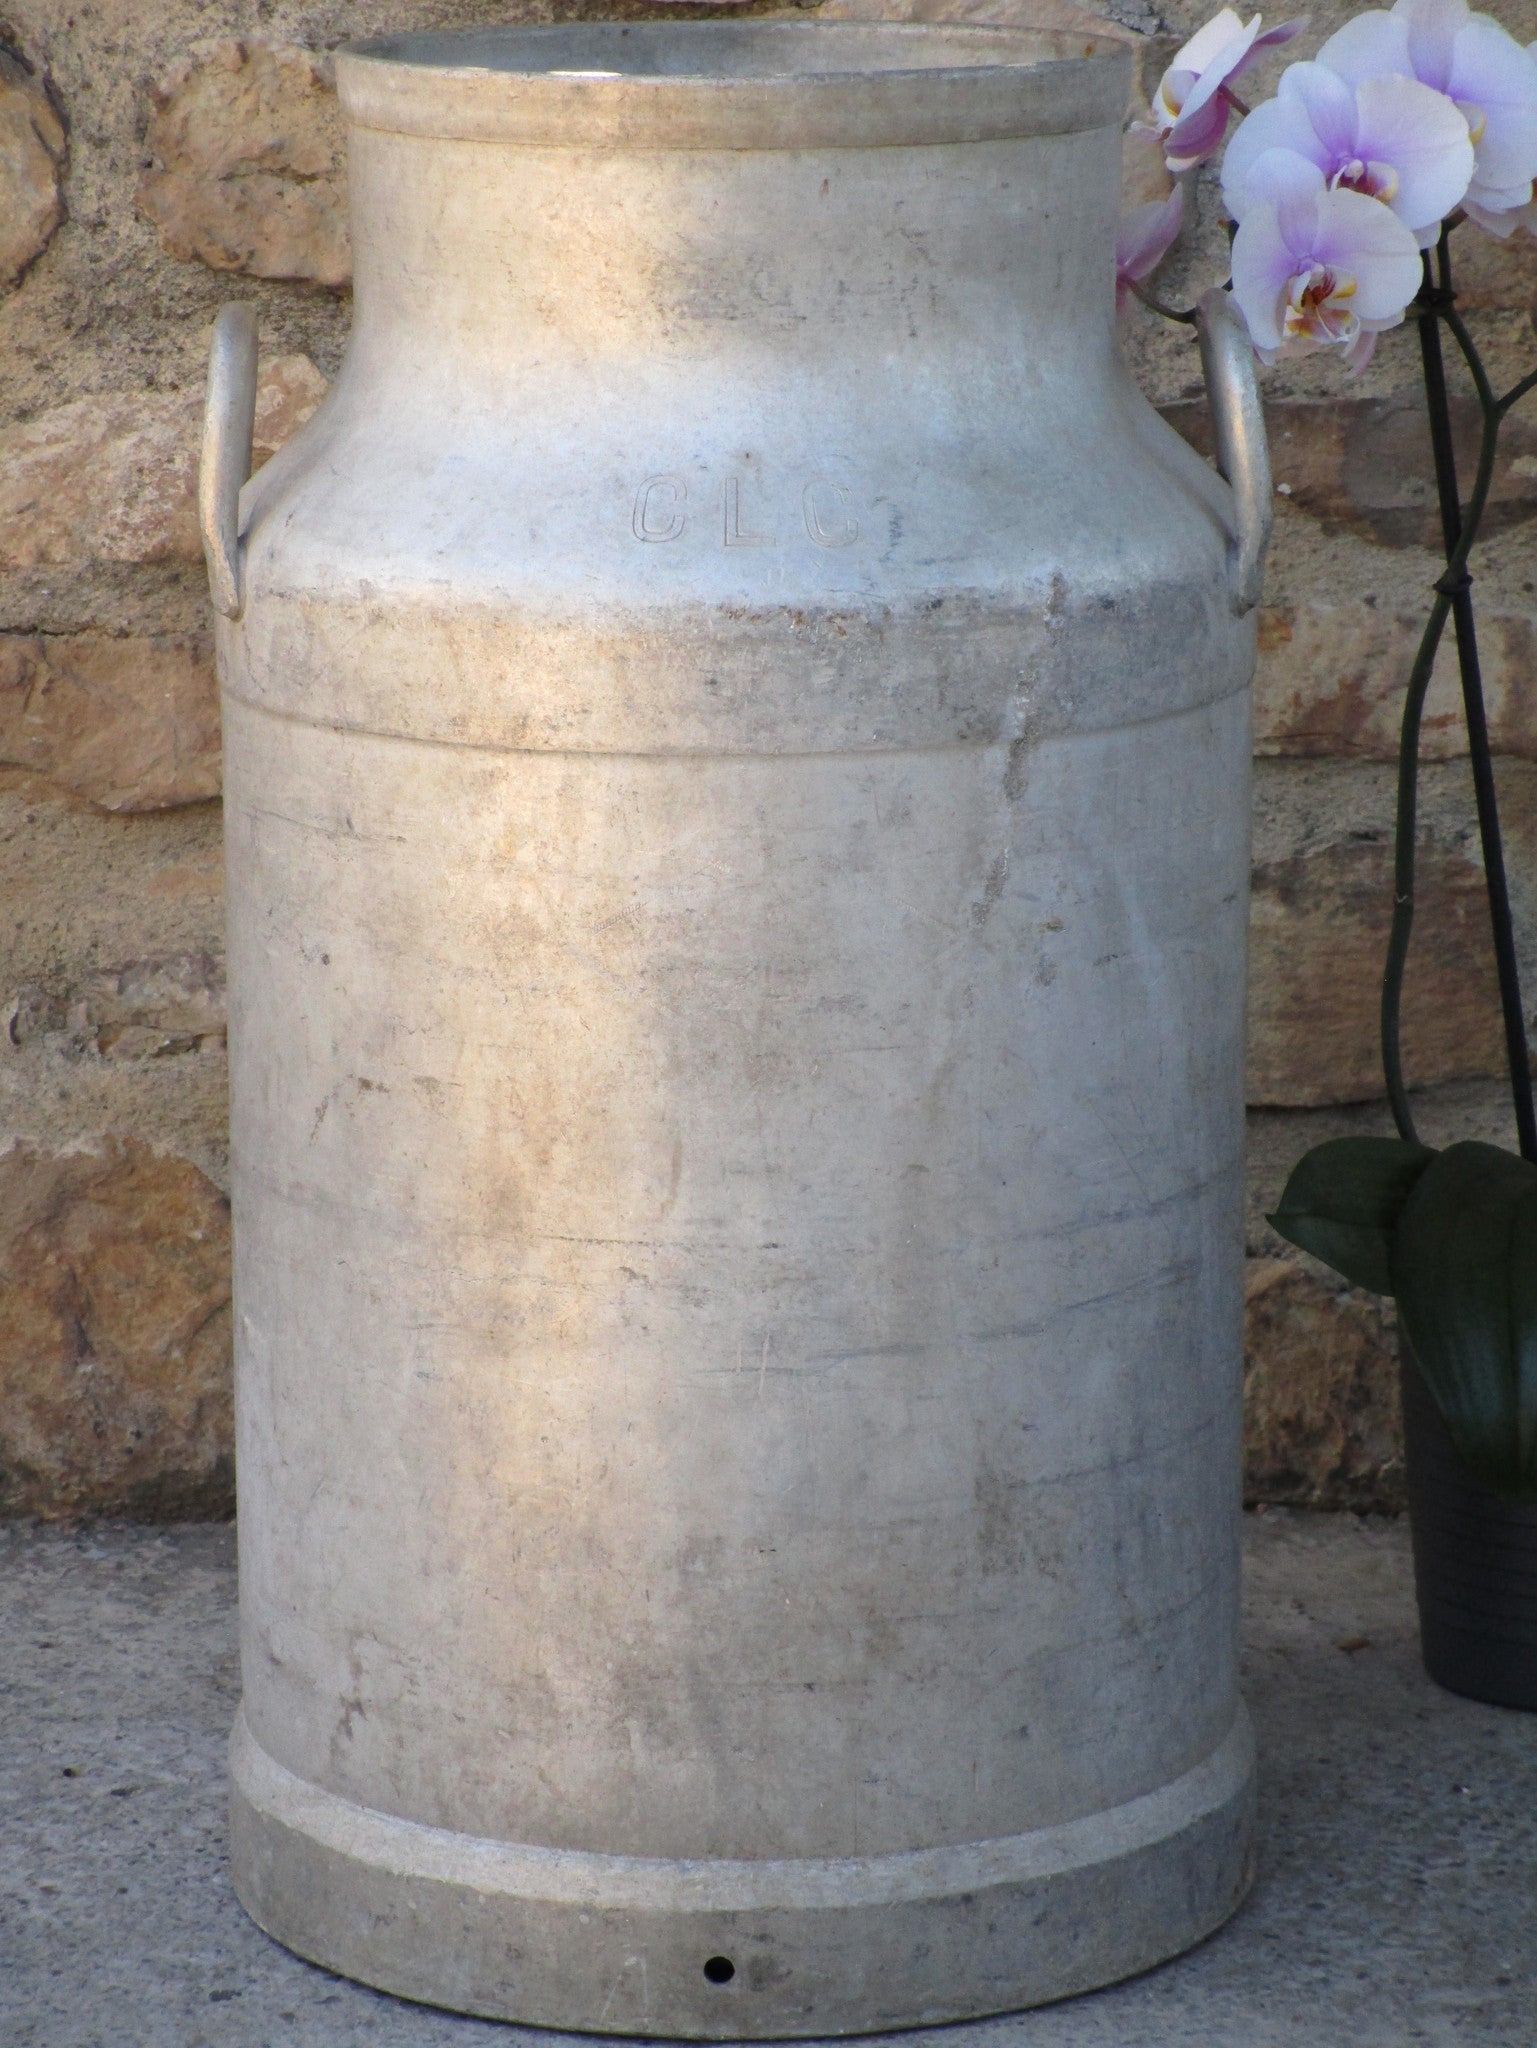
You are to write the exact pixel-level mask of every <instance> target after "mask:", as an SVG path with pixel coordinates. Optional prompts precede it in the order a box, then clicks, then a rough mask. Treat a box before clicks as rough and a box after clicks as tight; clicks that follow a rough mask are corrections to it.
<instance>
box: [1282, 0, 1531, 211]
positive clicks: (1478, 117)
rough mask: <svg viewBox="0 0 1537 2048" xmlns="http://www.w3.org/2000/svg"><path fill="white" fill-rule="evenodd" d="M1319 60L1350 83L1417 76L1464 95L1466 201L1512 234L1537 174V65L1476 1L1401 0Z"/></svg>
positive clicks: (1349, 26) (1333, 41) (1349, 27)
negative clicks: (1469, 158) (1468, 149)
mask: <svg viewBox="0 0 1537 2048" xmlns="http://www.w3.org/2000/svg"><path fill="white" fill-rule="evenodd" d="M1318 61H1319V63H1320V64H1325V65H1327V66H1328V68H1329V69H1330V70H1331V71H1336V72H1338V73H1339V75H1340V77H1341V78H1343V79H1344V80H1345V81H1346V83H1347V84H1350V85H1360V84H1362V83H1364V82H1365V80H1366V79H1368V78H1383V77H1387V76H1390V75H1395V76H1398V77H1401V78H1416V79H1418V80H1419V82H1420V83H1421V84H1422V85H1428V86H1430V87H1432V88H1433V89H1434V90H1435V91H1436V92H1442V93H1445V94H1446V96H1447V98H1448V99H1451V100H1455V101H1456V103H1457V105H1458V107H1459V108H1460V109H1461V110H1462V113H1463V116H1464V118H1465V119H1466V121H1467V124H1468V133H1469V135H1470V136H1471V138H1472V142H1473V177H1472V182H1471V183H1470V184H1469V186H1468V191H1467V196H1466V198H1465V199H1464V200H1463V202H1462V203H1463V205H1464V207H1465V208H1466V209H1467V211H1468V213H1470V214H1471V215H1472V217H1473V218H1474V219H1475V220H1476V221H1478V222H1479V224H1480V225H1481V226H1483V227H1486V228H1488V229H1489V230H1490V231H1491V232H1492V233H1494V234H1497V235H1508V234H1509V233H1510V231H1511V229H1512V228H1513V227H1514V226H1515V225H1516V224H1517V222H1516V209H1517V208H1519V207H1523V206H1525V205H1526V204H1527V202H1528V201H1529V200H1530V199H1531V197H1532V180H1533V178H1534V177H1537V62H1534V61H1533V58H1532V55H1531V53H1530V52H1529V51H1526V50H1523V49H1522V47H1521V45H1520V44H1519V43H1518V42H1517V41H1516V40H1515V38H1514V37H1513V36H1510V35H1507V34H1506V32H1505V30H1504V29H1502V28H1501V27H1500V25H1499V23H1498V22H1497V21H1494V20H1491V18H1490V17H1489V16H1488V15H1487V14H1473V13H1470V12H1469V10H1468V6H1467V0H1397V4H1396V5H1395V6H1394V8H1393V11H1392V13H1391V14H1382V13H1378V12H1372V13H1370V14H1358V15H1357V16H1356V18H1355V20H1354V21H1350V22H1347V23H1346V24H1345V26H1344V27H1343V28H1342V29H1340V30H1339V31H1338V32H1337V33H1336V34H1334V35H1332V36H1330V38H1329V40H1328V41H1327V42H1326V43H1325V44H1324V46H1323V48H1322V49H1321V50H1320V51H1319V53H1318Z"/></svg>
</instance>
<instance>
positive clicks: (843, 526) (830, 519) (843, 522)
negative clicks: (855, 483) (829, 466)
mask: <svg viewBox="0 0 1537 2048" xmlns="http://www.w3.org/2000/svg"><path fill="white" fill-rule="evenodd" d="M801 509H802V511H803V512H804V513H805V515H806V531H807V533H808V534H809V535H810V537H811V538H812V540H814V541H815V542H816V544H817V546H818V547H819V548H847V547H852V546H853V545H854V542H855V541H856V540H858V538H859V521H858V520H857V519H856V518H855V516H854V501H853V499H852V498H851V497H850V496H849V494H848V491H847V490H846V489H845V488H844V486H843V485H842V484H840V483H834V481H833V479H832V478H831V477H829V476H815V477H813V478H812V479H811V482H810V483H809V484H807V486H806V488H805V490H804V491H802V492H801Z"/></svg>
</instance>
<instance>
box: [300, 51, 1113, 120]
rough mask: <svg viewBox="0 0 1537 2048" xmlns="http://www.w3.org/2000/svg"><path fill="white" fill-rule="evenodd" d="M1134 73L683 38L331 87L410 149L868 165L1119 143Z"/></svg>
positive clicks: (1002, 54)
mask: <svg viewBox="0 0 1537 2048" xmlns="http://www.w3.org/2000/svg"><path fill="white" fill-rule="evenodd" d="M561 58H564V59H565V61H564V62H563V63H562V62H558V61H554V60H558V59H561ZM1131 61H1132V59H1131V52H1130V51H1129V49H1128V48H1127V46H1126V44H1125V43H1124V42H1123V41H1121V40H1120V39H1118V38H1116V37H1114V36H1111V35H1096V34H1094V33H1092V32H1090V31H1083V30H1080V31H1070V30H1060V29H1059V30H1052V29H1022V28H1007V27H991V26H980V25H976V24H971V23H966V24H960V23H949V22H944V23H932V22H786V21H782V20H754V21H719V20H715V21H708V22H680V21H676V20H672V21H656V22H616V21H607V22H580V23H563V24H560V25H557V26H549V25H541V26H537V27H513V28H502V29H484V30H479V31H474V32H471V33H457V34H455V33H433V32H428V33H425V34H413V35H392V36H376V37H371V38H369V39H367V40H366V41H360V42H354V43H348V44H345V45H343V47H342V48H341V49H340V50H338V51H337V53H336V73H337V86H338V90H339V92H340V95H341V102H342V107H343V109H344V111H345V113H346V115H347V118H348V121H349V122H350V123H351V124H352V125H353V126H354V127H358V128H370V129H376V130H382V131H384V132H386V133H392V134H399V135H414V136H430V137H436V138H439V139H442V140H446V141H447V140H453V141H477V142H509V143H515V144H520V145H522V146H525V147H541V146H542V147H548V148H562V149H573V148H575V149H627V150H633V149H651V150H705V149H708V150H717V149H727V150H765V149H767V150H773V149H872V148H883V147H887V148H891V147H916V146H923V145H927V144H935V143H955V142H995V141H1006V140H1011V139H1014V138H1022V137H1028V136H1037V135H1042V136H1044V135H1071V134H1076V133H1079V132H1082V131H1084V130H1090V129H1100V128H1105V127H1110V126H1115V127H1117V128H1118V127H1119V126H1120V124H1121V121H1122V119H1123V117H1124V113H1125V107H1126V96H1127V89H1128V85H1129V82H1130V68H1131ZM685 66H687V67H691V68H683V67H685ZM627 67H628V68H627Z"/></svg>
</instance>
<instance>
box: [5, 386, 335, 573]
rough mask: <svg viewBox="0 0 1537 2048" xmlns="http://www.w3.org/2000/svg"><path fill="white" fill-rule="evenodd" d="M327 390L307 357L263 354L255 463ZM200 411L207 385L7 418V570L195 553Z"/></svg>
mask: <svg viewBox="0 0 1537 2048" xmlns="http://www.w3.org/2000/svg"><path fill="white" fill-rule="evenodd" d="M326 389H327V383H326V379H325V378H324V377H323V376H322V375H321V373H320V372H319V370H317V369H316V367H315V365H314V364H313V363H312V362H311V361H310V360H309V358H308V356H302V355H291V356H282V357H279V358H278V359H277V360H276V361H275V362H271V363H269V364H267V365H266V367H265V369H264V370H263V373H262V377H261V382H260V385H259V388H258V392H257V409H256V437H255V446H254V449H253V466H255V467H257V468H259V467H260V466H261V464H262V463H263V462H264V461H265V460H266V459H267V457H268V456H270V455H271V454H273V453H274V451H275V450H276V449H277V448H279V447H280V446H281V445H282V443H283V442H284V441H285V440H287V438H288V437H289V435H290V434H292V433H293V432H295V431H296V429H297V428H298V427H299V426H301V425H302V424H303V422H304V421H305V420H306V419H308V418H309V416H310V414H311V413H312V412H313V411H314V410H315V407H316V406H317V405H318V404H319V403H320V401H321V399H322V398H323V397H324V396H325V392H326ZM202 418H203V394H202V392H201V390H195V391H107V392H101V393H98V394H96V395H94V396H93V397H90V398H78V399H75V400H74V401H73V402H72V403H71V404H69V405H61V406H58V407H56V408H55V409H54V410H53V411H51V412H46V413H43V414H42V415H41V416H40V417H39V418H38V419H35V420H27V421H24V422H22V423H21V424H19V425H16V426H10V427H5V428H3V429H0V569H36V568H55V567H57V568H70V567H74V566H76V565H78V564H80V563H83V562H90V561H104V562H136V563H142V562H165V561H176V560H187V561H195V560H198V559H199V558H200V557H201V555H202V543H201V541H200V540H199V538H198V525H197V465H198V450H199V444H200V440H201V435H202Z"/></svg>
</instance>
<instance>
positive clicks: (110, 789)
mask: <svg viewBox="0 0 1537 2048" xmlns="http://www.w3.org/2000/svg"><path fill="white" fill-rule="evenodd" d="M0 762H5V763H7V764H13V765H15V766H17V767H23V768H30V769H32V770H33V771H34V772H35V773H37V774H40V775H46V776H48V777H49V778H50V779H51V780H53V781H54V782H57V783H59V784H60V785H61V786H62V787H63V788H65V789H68V790H72V791H73V792H74V793H75V794H76V795H77V796H85V797H89V798H90V799H91V801H92V802H93V803H97V804H100V805H102V807H103V808H104V809H106V810H110V811H151V810H163V809H166V808H168V807H169V806H171V805H175V804H187V803H198V802H201V801H202V800H204V799H206V798H208V797H213V796H217V795H218V793H219V696H218V683H217V679H216V677H215V674H214V661H213V643H212V640H211V639H210V638H209V637H208V636H207V635H205V634H194V635H191V636H189V637H187V638H184V639H177V638H173V637H158V636H157V637H153V638H142V639H139V638H122V639H119V638H116V637H114V636H113V635H111V634H107V633H68V634H26V633H5V634H0Z"/></svg>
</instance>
